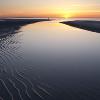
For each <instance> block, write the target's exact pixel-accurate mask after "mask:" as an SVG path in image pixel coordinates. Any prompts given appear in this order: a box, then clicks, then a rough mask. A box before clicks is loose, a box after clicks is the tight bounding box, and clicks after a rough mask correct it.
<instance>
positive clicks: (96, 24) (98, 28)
mask: <svg viewBox="0 0 100 100" xmlns="http://www.w3.org/2000/svg"><path fill="white" fill-rule="evenodd" d="M61 23H63V24H67V25H70V26H74V27H77V28H81V29H85V30H88V31H92V32H97V33H100V21H88V20H76V21H65V22H61Z"/></svg>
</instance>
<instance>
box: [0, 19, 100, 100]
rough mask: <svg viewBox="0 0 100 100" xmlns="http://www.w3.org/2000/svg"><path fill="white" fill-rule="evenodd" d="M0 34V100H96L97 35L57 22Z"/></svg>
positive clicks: (99, 76) (99, 95)
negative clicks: (0, 99)
mask: <svg viewBox="0 0 100 100" xmlns="http://www.w3.org/2000/svg"><path fill="white" fill-rule="evenodd" d="M67 20H68V19H67ZM70 20H76V19H70ZM90 20H91V19H90ZM94 20H95V19H94ZM98 20H99V19H98ZM60 21H61V20H60ZM0 32H1V33H2V34H1V35H0V37H1V38H0V91H2V93H0V97H1V98H2V99H4V100H33V99H35V100H41V99H43V100H67V99H68V100H99V99H100V46H99V45H100V34H99V33H95V32H90V31H86V30H83V29H78V28H74V27H71V26H68V25H64V24H61V23H59V20H54V21H50V22H48V21H47V22H38V23H34V24H30V25H27V26H24V27H21V28H10V29H6V31H4V30H1V31H0ZM7 33H9V35H8V34H7Z"/></svg>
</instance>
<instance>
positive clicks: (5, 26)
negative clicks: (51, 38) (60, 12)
mask: <svg viewBox="0 0 100 100" xmlns="http://www.w3.org/2000/svg"><path fill="white" fill-rule="evenodd" d="M41 21H49V19H1V20H0V39H1V38H4V37H6V36H8V35H10V34H15V33H17V32H19V29H20V28H21V27H22V26H24V25H27V24H32V23H36V22H41Z"/></svg>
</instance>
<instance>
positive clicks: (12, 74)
mask: <svg viewBox="0 0 100 100" xmlns="http://www.w3.org/2000/svg"><path fill="white" fill-rule="evenodd" d="M19 30H20V27H6V28H3V29H0V100H33V99H34V100H42V99H45V100H53V97H52V94H51V93H52V92H54V90H53V89H52V87H51V86H49V85H48V84H45V83H43V82H41V80H40V79H38V76H36V75H35V74H34V76H33V78H30V75H29V73H33V72H32V71H31V66H29V67H28V66H27V68H26V67H25V66H24V63H25V61H24V58H22V56H21V53H22V51H19V48H20V44H21V43H20V37H21V34H17V32H20V31H19ZM50 91H51V93H50Z"/></svg>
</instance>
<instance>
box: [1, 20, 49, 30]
mask: <svg viewBox="0 0 100 100" xmlns="http://www.w3.org/2000/svg"><path fill="white" fill-rule="evenodd" d="M40 21H49V19H27V18H26V19H1V20H0V28H4V27H10V26H11V27H12V26H24V25H27V24H31V23H35V22H40Z"/></svg>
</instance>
